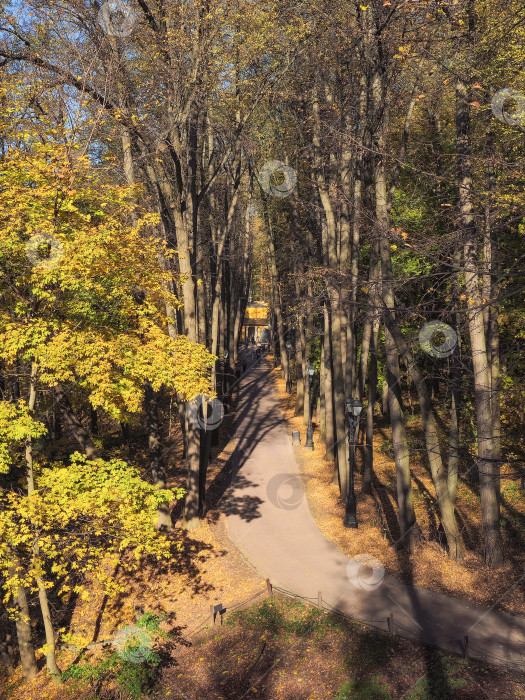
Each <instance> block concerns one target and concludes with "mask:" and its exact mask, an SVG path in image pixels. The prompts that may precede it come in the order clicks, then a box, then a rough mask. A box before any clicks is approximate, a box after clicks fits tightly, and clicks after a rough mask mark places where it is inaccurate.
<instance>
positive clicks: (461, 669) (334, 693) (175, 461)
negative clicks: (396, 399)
mask: <svg viewBox="0 0 525 700" xmlns="http://www.w3.org/2000/svg"><path fill="white" fill-rule="evenodd" d="M272 376H273V377H274V381H275V384H276V386H277V388H278V391H279V396H280V405H281V409H282V410H283V413H284V414H285V416H286V418H287V420H288V422H289V428H290V430H291V429H294V430H300V431H301V434H302V442H303V443H304V432H305V428H304V425H303V422H302V417H296V416H294V415H293V401H294V397H293V396H292V397H290V396H288V395H287V394H286V393H285V391H284V388H285V386H284V382H282V380H281V379H280V371H279V370H275V371H274V372H273V374H272ZM220 430H221V439H220V443H219V446H217V447H215V448H214V451H213V454H212V457H213V460H212V462H211V464H210V467H209V472H208V483H209V485H210V488H209V490H208V495H207V500H208V508H209V510H208V513H207V516H206V519H205V520H204V521H203V523H202V525H201V527H200V528H199V529H198V530H192V531H190V532H188V531H184V530H181V529H180V528H179V527H177V528H176V529H175V533H174V545H175V543H176V542H179V543H180V545H181V548H180V551H179V550H177V549H176V547H175V546H174V557H173V559H172V560H171V561H170V562H168V563H164V564H161V565H158V564H156V563H153V562H152V563H148V564H147V565H146V566H144V567H143V568H142V569H141V571H140V572H139V573H138V574H135V575H133V577H132V578H126V577H125V576H124V575H123V574H121V575H119V576H120V579H121V581H122V582H123V583H124V584H125V587H126V593H125V594H122V595H118V596H117V597H115V598H112V599H108V598H106V597H104V596H103V595H101V594H96V593H93V598H92V600H91V601H89V602H81V601H74V600H72V601H70V605H69V607H68V609H67V610H66V612H65V614H64V618H63V619H62V620H61V621H60V625H59V626H61V627H67V628H68V629H69V630H70V631H73V632H74V633H76V634H77V635H78V642H79V644H80V645H82V643H86V642H88V641H89V642H91V641H100V640H106V639H108V640H111V639H112V637H113V635H114V634H115V632H116V631H117V630H119V629H121V628H122V627H123V626H126V625H132V624H134V622H135V619H136V616H137V609H139V610H141V611H145V612H153V613H156V614H158V615H165V621H164V623H163V625H164V626H165V627H166V628H167V629H169V631H170V632H171V634H172V635H173V637H174V639H173V647H172V651H171V654H170V658H169V659H168V661H167V663H166V667H165V668H163V670H162V674H161V677H160V681H159V684H158V686H157V688H156V690H154V695H153V697H155V698H164V697H166V698H183V699H185V700H202V698H209V699H210V700H212V699H213V700H214V699H215V698H216V699H217V700H219V699H223V700H230V699H231V700H233V699H234V698H235V699H236V700H237V699H239V700H240V698H242V697H246V698H264V699H265V700H270V698H272V699H273V700H303V699H304V700H317V699H318V698H319V699H321V698H338V699H339V700H344V699H345V698H357V699H359V698H363V699H364V698H367V699H372V700H374V699H378V700H381V699H383V698H384V699H386V698H406V699H407V700H416V699H417V700H422V699H423V698H435V697H437V698H441V697H442V698H448V697H453V698H460V699H461V700H467V699H470V698H476V699H478V698H479V697H489V698H497V697H501V698H525V681H524V678H523V677H522V676H521V675H520V674H517V673H515V672H508V671H505V670H503V669H496V668H494V667H490V666H485V665H483V664H477V663H475V662H472V661H469V662H468V663H467V662H463V661H462V660H459V659H456V658H452V657H446V656H443V655H442V654H440V653H438V652H435V651H432V650H429V649H425V648H424V647H421V646H419V645H415V644H412V643H411V642H409V641H406V640H402V639H400V638H398V637H396V638H395V639H392V638H390V637H388V635H385V634H383V633H380V632H376V631H374V630H370V629H367V628H365V627H362V626H360V625H355V624H352V623H350V622H347V621H342V620H340V619H339V618H336V617H334V616H332V615H329V614H325V613H324V614H323V613H321V612H320V611H316V609H315V608H313V607H312V606H304V605H299V604H297V603H293V602H290V601H283V600H280V599H279V598H278V597H274V598H272V599H269V600H267V601H263V602H260V597H261V595H262V596H263V597H264V591H265V582H264V581H263V580H262V579H261V577H260V576H259V575H258V574H257V572H256V571H255V570H254V569H253V568H252V566H251V565H250V564H249V563H247V562H246V561H245V560H244V559H243V557H242V556H241V554H240V553H239V551H238V550H237V549H236V547H235V546H234V545H233V544H232V543H231V542H230V540H229V538H228V535H227V532H226V528H225V524H224V516H222V515H220V513H219V509H218V508H217V503H218V500H219V499H220V497H221V495H222V494H223V493H224V489H225V487H226V485H227V484H229V482H230V477H231V473H230V465H229V459H230V457H231V455H232V453H233V450H234V447H235V441H234V440H229V438H231V434H232V416H229V415H227V416H226V418H225V420H224V422H223V424H222V425H221V429H220ZM409 431H410V432H411V433H412V435H413V436H414V438H416V437H417V436H418V435H419V431H418V424H417V421H416V420H414V421H412V422H410V423H409ZM316 438H317V439H316ZM315 439H316V440H315ZM388 439H389V436H388V430H387V429H386V427H384V426H383V425H381V424H380V435H378V438H377V445H376V446H375V447H376V453H375V467H376V477H377V479H376V482H375V484H374V494H373V496H367V497H363V496H361V495H359V496H358V500H359V507H358V508H359V510H358V515H359V518H360V527H359V529H358V530H357V531H355V530H354V531H352V537H350V536H349V534H350V533H349V532H348V531H347V530H345V528H342V527H341V520H342V517H343V507H342V504H341V503H340V500H339V498H338V490H337V484H336V483H334V481H333V464H330V463H328V462H327V461H325V460H324V459H323V452H324V451H323V449H322V446H321V443H320V441H319V440H318V436H317V432H316V434H315V437H314V440H315V441H316V447H315V450H314V451H313V452H312V453H308V452H307V451H306V450H304V449H303V448H302V447H301V448H299V449H298V450H296V456H297V459H298V464H299V465H300V467H301V469H302V475H303V478H304V480H305V483H306V486H307V496H308V502H309V506H310V509H311V511H312V513H313V515H314V517H315V519H316V521H317V524H318V526H319V528H320V530H321V532H322V533H323V534H324V536H325V537H327V539H329V540H331V541H332V542H333V543H334V544H335V545H336V546H337V547H338V548H339V549H340V550H342V551H343V552H345V553H347V554H348V555H350V556H352V555H354V554H356V553H362V552H366V553H370V554H372V555H374V556H376V557H377V558H378V559H380V560H381V561H382V562H383V563H384V565H385V568H386V569H387V571H388V572H389V573H391V574H393V575H398V576H400V577H402V576H403V571H402V570H401V569H400V568H399V560H398V558H397V557H395V556H394V554H393V551H392V548H390V547H389V542H390V541H393V540H394V539H395V523H393V521H392V518H393V514H395V500H394V497H395V490H394V489H395V482H394V471H393V462H392V459H391V458H389V457H388V456H387V455H385V454H383V452H382V451H381V448H382V446H383V443H384V442H387V441H388ZM168 446H169V447H168V451H167V454H166V456H167V459H168V467H169V470H168V471H169V486H170V487H175V486H184V482H185V467H184V460H183V455H182V440H181V436H180V433H179V431H178V430H177V429H176V428H174V429H173V430H172V431H171V434H170V439H169V441H168ZM124 452H125V451H124ZM138 452H139V450H138V449H137V450H136V452H135V454H134V455H133V457H134V458H135V461H137V462H140V461H141V459H145V458H146V456H145V454H144V455H142V456H141V455H140V454H138ZM119 456H121V457H122V458H125V457H126V455H125V453H123V454H121V455H119ZM412 468H413V474H414V487H415V501H416V512H417V516H418V520H419V523H420V525H421V529H422V532H423V536H424V538H423V539H422V540H421V542H420V543H419V545H418V549H417V552H416V555H415V557H414V566H415V573H416V583H418V584H421V585H424V586H426V587H427V588H431V589H433V590H436V591H440V592H444V593H449V594H451V595H456V596H459V597H464V598H468V599H470V600H473V601H475V602H478V603H481V604H485V605H490V604H492V603H494V602H496V600H497V599H498V597H501V596H502V595H503V594H504V593H505V592H506V591H507V594H506V595H505V597H504V598H503V600H501V602H500V605H499V607H501V608H502V609H506V610H509V611H511V612H521V613H522V612H523V610H524V604H523V599H524V597H523V588H522V586H520V585H519V575H520V569H519V567H518V566H517V565H516V568H514V567H513V566H512V564H511V562H512V559H511V556H510V555H512V557H514V556H515V557H516V559H515V561H516V562H518V561H520V560H519V555H520V551H519V550H518V546H517V545H514V544H513V542H514V540H513V539H512V537H510V535H509V533H508V532H507V530H504V533H505V540H506V547H507V552H509V551H510V555H509V563H507V564H506V566H505V568H504V569H503V570H501V571H499V572H492V571H489V570H488V569H486V568H485V567H484V565H483V563H482V557H481V553H480V546H481V541H480V523H479V506H478V505H477V496H476V494H475V490H474V489H472V490H469V489H468V488H467V486H465V485H464V484H462V485H461V487H460V494H459V499H458V510H459V512H460V515H461V518H462V522H463V523H464V526H465V528H467V531H468V534H469V537H470V539H469V542H472V543H474V545H475V546H474V545H473V546H471V548H470V549H469V551H468V554H467V558H466V560H465V562H463V563H461V564H459V563H456V562H453V561H451V560H450V559H448V557H447V556H446V553H445V552H444V551H443V549H442V548H441V546H440V545H439V543H438V542H437V541H436V540H435V537H434V538H433V537H432V532H433V531H432V526H434V529H435V519H434V516H433V515H432V509H431V506H430V504H431V502H432V498H431V495H430V494H432V489H433V487H432V484H431V481H430V477H429V475H428V472H427V471H426V470H425V468H424V466H423V464H420V463H418V462H416V461H415V460H413V461H412ZM509 483H510V482H509ZM359 487H360V483H359V477H358V481H357V490H358V493H359ZM505 498H506V497H505ZM504 502H506V501H504ZM181 505H182V503H181V502H179V503H177V504H176V505H175V510H174V520H175V522H176V524H177V526H178V525H180V517H181ZM520 506H522V504H521V503H519V502H518V504H517V506H516V508H515V512H516V513H523V510H521V511H520V510H519V507H520ZM504 513H505V511H504ZM521 561H522V560H521ZM522 570H523V566H522V565H521V571H522ZM515 582H518V583H515ZM513 583H514V584H515V585H514V586H513ZM509 587H510V590H508V589H509ZM252 598H253V599H254V600H255V601H257V602H255V603H254V604H252V605H251V607H248V608H246V610H244V611H243V612H241V613H232V614H230V615H225V616H224V625H221V626H219V624H218V621H217V623H216V625H215V626H214V627H212V626H211V624H210V605H215V604H217V603H222V604H223V606H224V607H225V608H226V609H228V608H230V609H231V608H232V607H235V606H236V605H237V604H241V605H242V604H248V602H249V601H250V599H252ZM100 654H101V652H100V651H98V650H97V651H94V652H88V653H87V654H85V655H84V656H83V658H82V659H81V657H80V655H76V654H75V653H73V652H71V651H60V652H59V654H58V661H59V665H60V667H61V668H62V669H66V668H68V667H69V666H70V665H71V664H72V663H74V662H78V661H79V660H81V661H84V662H87V663H94V662H95V661H96V660H97V658H100ZM39 662H40V664H41V666H42V667H43V663H44V661H43V655H42V652H39ZM429 683H430V687H429ZM345 684H346V685H345ZM343 687H346V690H344V691H343V690H341V691H340V692H339V690H340V689H341V688H343ZM432 688H433V689H434V690H432ZM436 688H441V690H440V691H439V692H440V693H441V695H440V694H438V690H436ZM4 690H5V697H9V698H16V699H17V700H33V699H36V698H38V699H39V700H40V699H42V700H64V699H65V698H75V699H77V698H78V699H79V700H80V699H83V698H86V700H87V698H88V697H93V695H89V693H88V692H87V691H86V692H84V691H80V690H79V689H78V688H76V687H74V686H72V685H71V682H68V683H67V684H66V685H65V686H62V687H60V688H54V687H53V686H52V684H51V682H50V679H49V677H48V676H47V674H46V673H45V672H43V673H40V674H39V675H38V677H37V678H36V679H35V680H34V681H32V682H31V683H27V684H23V683H22V678H21V674H20V671H19V670H17V672H16V674H15V675H14V676H13V677H12V678H11V679H9V681H6V682H5V685H4ZM447 693H448V694H447ZM3 697H4V696H3V694H2V679H0V698H3ZM100 697H101V698H108V699H109V698H116V697H118V695H117V694H113V691H111V690H108V691H107V693H101V694H100ZM137 697H140V696H137Z"/></svg>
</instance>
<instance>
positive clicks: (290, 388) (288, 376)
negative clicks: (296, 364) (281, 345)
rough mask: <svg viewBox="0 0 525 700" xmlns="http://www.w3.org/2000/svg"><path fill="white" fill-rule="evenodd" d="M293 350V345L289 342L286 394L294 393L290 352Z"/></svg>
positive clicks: (287, 348)
mask: <svg viewBox="0 0 525 700" xmlns="http://www.w3.org/2000/svg"><path fill="white" fill-rule="evenodd" d="M291 349H292V344H291V343H290V342H289V341H288V342H287V343H286V355H287V357H288V369H287V372H286V393H287V394H291V393H292V382H291V381H290V350H291Z"/></svg>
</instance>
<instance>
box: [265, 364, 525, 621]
mask: <svg viewBox="0 0 525 700" xmlns="http://www.w3.org/2000/svg"><path fill="white" fill-rule="evenodd" d="M271 376H272V377H273V380H274V382H275V386H276V389H277V392H278V397H279V403H280V407H281V410H282V411H283V413H284V415H285V417H286V419H287V422H288V425H289V429H290V431H291V430H299V431H300V432H301V442H302V445H304V442H305V432H306V428H305V425H304V423H303V417H302V416H296V415H294V408H295V395H294V394H292V395H291V396H290V395H288V394H286V392H285V388H286V384H285V382H284V381H283V379H282V377H281V371H280V369H274V370H273V372H272V375H271ZM407 430H408V434H409V440H411V441H412V443H414V442H416V443H417V442H421V439H422V435H421V425H420V421H419V420H412V421H410V422H409V423H408V426H407ZM389 440H391V433H390V429H389V427H388V426H387V425H386V424H385V423H383V422H382V421H381V420H378V423H377V428H376V430H375V437H374V472H375V477H376V478H375V479H374V485H373V492H372V495H370V496H368V495H365V494H362V493H361V481H362V478H361V473H360V472H361V468H360V464H361V458H360V455H359V454H358V455H357V462H358V470H357V471H358V473H357V475H356V481H355V484H356V495H357V500H358V507H357V515H358V522H359V528H358V529H357V530H349V529H347V528H345V527H343V524H342V521H343V517H344V504H343V503H342V502H341V499H340V495H339V487H338V484H337V480H336V479H334V464H333V462H329V461H327V460H326V459H325V458H324V455H325V448H324V444H323V443H322V441H321V440H320V438H319V431H318V426H317V425H316V424H315V423H314V444H315V448H314V450H313V451H308V450H305V449H304V447H303V446H300V447H297V448H296V456H297V461H298V464H299V465H300V469H301V474H302V476H303V478H304V481H305V485H306V493H307V498H308V503H309V506H310V509H311V511H312V514H313V516H314V518H315V520H316V522H317V525H318V527H319V529H320V530H321V532H322V533H323V535H324V536H325V537H326V538H327V539H328V540H330V541H331V542H333V543H334V544H335V545H336V546H337V547H338V548H339V549H340V550H341V551H342V552H344V553H345V554H347V555H348V556H354V555H356V554H359V553H367V554H371V555H373V556H375V557H377V558H378V559H379V560H380V561H381V562H382V563H383V565H384V566H385V569H386V570H387V571H388V572H389V573H390V574H392V575H395V576H399V577H401V578H404V579H405V580H408V581H413V582H414V583H416V584H418V585H421V586H425V587H426V588H429V589H432V590H434V591H438V592H440V593H448V594H450V595H454V596H457V597H461V598H466V599H468V600H470V601H473V602H476V603H479V604H482V605H486V606H491V605H494V604H496V605H497V607H498V608H500V609H502V610H507V611H509V612H513V613H518V614H523V613H525V582H524V581H523V580H522V576H523V568H524V564H525V557H524V551H523V550H524V546H523V545H524V539H523V534H522V535H521V537H520V535H519V534H517V533H516V531H515V530H512V529H511V528H504V529H503V536H504V543H505V552H506V563H505V565H504V567H502V568H501V569H499V570H498V571H494V570H492V569H489V568H488V567H487V566H485V564H484V562H483V542H482V531H481V506H480V501H479V497H478V494H477V493H476V491H475V485H473V486H471V485H470V484H468V483H465V482H461V483H460V485H459V488H458V499H457V513H458V519H459V522H460V526H461V527H462V531H463V535H464V539H465V544H466V548H467V552H466V556H465V559H464V561H462V562H457V561H453V560H452V559H451V558H450V557H449V556H448V555H447V553H446V551H445V549H444V547H443V546H442V544H441V543H440V531H439V518H438V517H437V512H436V507H435V490H434V486H433V483H432V479H431V476H430V473H429V470H428V468H427V467H426V466H425V464H424V461H423V459H421V458H419V457H417V458H415V457H413V456H411V471H412V486H413V492H414V503H415V510H416V517H417V521H418V524H419V526H420V528H421V533H422V536H421V539H420V541H419V543H418V544H417V546H416V550H415V553H414V556H413V557H411V558H408V557H406V556H405V555H404V554H403V552H400V551H399V550H398V549H397V548H394V547H393V546H392V544H393V543H394V542H395V541H396V540H397V539H398V537H399V529H398V526H397V505H396V485H395V466H394V461H393V459H392V458H391V457H389V456H387V455H386V454H384V453H383V451H382V449H381V448H382V446H383V445H384V443H385V442H387V441H389ZM505 472H506V473H510V468H509V467H508V466H507V467H504V468H503V473H505ZM502 483H503V484H504V486H503V489H502V516H503V518H505V519H506V521H507V524H509V523H510V522H514V523H515V522H516V521H518V522H521V523H523V522H525V503H524V500H523V498H522V497H521V495H520V492H519V490H518V483H517V482H516V481H514V480H512V479H508V480H504V481H503V482H502ZM516 494H517V495H516Z"/></svg>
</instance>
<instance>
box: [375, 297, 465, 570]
mask: <svg viewBox="0 0 525 700" xmlns="http://www.w3.org/2000/svg"><path fill="white" fill-rule="evenodd" d="M384 319H385V325H386V326H387V328H388V330H389V332H390V333H391V334H392V337H393V339H394V342H395V343H396V345H397V349H398V351H399V352H400V354H401V355H402V356H403V358H404V359H405V360H406V363H407V367H408V372H409V374H410V378H411V379H412V381H413V382H414V386H415V387H416V389H417V393H418V395H419V404H420V406H421V417H422V420H423V431H424V434H425V444H426V448H427V459H428V462H429V465H430V472H431V474H432V481H433V482H434V488H435V489H436V497H437V505H438V507H439V511H440V513H441V520H442V523H443V527H444V529H445V534H446V538H447V544H448V551H449V554H450V556H451V557H452V558H453V559H463V557H464V554H465V548H464V545H463V539H462V537H461V534H460V532H459V529H458V526H457V522H456V517H455V515H454V504H453V502H452V499H451V497H450V492H449V490H448V483H447V474H446V471H445V469H444V467H443V460H442V457H441V448H440V445H439V436H438V430H437V423H436V419H435V416H434V411H433V409H432V404H431V401H430V395H429V392H428V389H427V385H426V383H425V380H424V378H423V375H422V373H421V371H420V370H419V367H418V366H417V365H416V362H415V360H414V356H413V354H412V352H411V351H410V349H409V347H408V345H407V344H406V342H405V340H404V338H403V335H402V334H401V331H400V330H399V328H398V327H397V324H396V322H395V320H394V317H393V316H392V313H391V312H390V310H388V309H385V310H384Z"/></svg>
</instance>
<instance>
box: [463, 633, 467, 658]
mask: <svg viewBox="0 0 525 700" xmlns="http://www.w3.org/2000/svg"><path fill="white" fill-rule="evenodd" d="M463 658H464V659H468V635H467V634H466V635H465V636H464V638H463Z"/></svg>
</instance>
